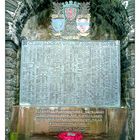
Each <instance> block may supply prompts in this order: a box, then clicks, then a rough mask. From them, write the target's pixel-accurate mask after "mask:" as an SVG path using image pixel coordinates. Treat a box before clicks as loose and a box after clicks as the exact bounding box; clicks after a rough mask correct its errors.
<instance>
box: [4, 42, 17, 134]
mask: <svg viewBox="0 0 140 140" xmlns="http://www.w3.org/2000/svg"><path fill="white" fill-rule="evenodd" d="M5 55H6V56H5V76H6V77H5V78H6V80H5V128H6V134H8V133H9V126H10V119H11V109H12V106H13V105H15V104H16V98H17V46H16V44H15V43H13V42H12V41H6V48H5Z"/></svg>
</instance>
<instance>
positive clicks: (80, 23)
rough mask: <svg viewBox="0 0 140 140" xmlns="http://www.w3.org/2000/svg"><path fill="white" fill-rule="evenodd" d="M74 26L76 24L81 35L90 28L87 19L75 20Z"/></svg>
mask: <svg viewBox="0 0 140 140" xmlns="http://www.w3.org/2000/svg"><path fill="white" fill-rule="evenodd" d="M76 24H77V29H78V30H79V31H80V32H81V33H85V32H87V31H88V30H89V28H90V21H89V19H88V18H77V20H76Z"/></svg>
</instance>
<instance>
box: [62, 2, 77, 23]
mask: <svg viewBox="0 0 140 140" xmlns="http://www.w3.org/2000/svg"><path fill="white" fill-rule="evenodd" d="M78 8H79V3H77V2H73V1H69V2H65V3H63V12H64V16H65V18H66V19H67V20H69V21H72V20H74V19H76V17H77V15H78Z"/></svg>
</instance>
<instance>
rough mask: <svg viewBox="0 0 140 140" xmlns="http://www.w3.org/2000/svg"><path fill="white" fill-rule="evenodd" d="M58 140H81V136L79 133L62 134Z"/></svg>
mask: <svg viewBox="0 0 140 140" xmlns="http://www.w3.org/2000/svg"><path fill="white" fill-rule="evenodd" d="M58 138H59V139H60V140H82V139H83V135H82V133H80V132H62V133H60V134H59V135H58Z"/></svg>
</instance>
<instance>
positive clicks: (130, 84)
mask: <svg viewBox="0 0 140 140" xmlns="http://www.w3.org/2000/svg"><path fill="white" fill-rule="evenodd" d="M124 2H125V3H126V5H125V6H126V10H127V13H128V19H129V23H130V28H129V33H128V35H127V39H126V40H127V41H126V46H123V47H124V48H123V49H122V51H121V56H122V62H121V64H122V94H123V100H124V101H125V104H126V106H127V108H128V130H127V132H128V134H127V140H134V134H135V127H134V124H135V122H134V121H135V111H134V110H135V108H134V104H135V30H134V29H135V1H134V0H124Z"/></svg>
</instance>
